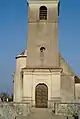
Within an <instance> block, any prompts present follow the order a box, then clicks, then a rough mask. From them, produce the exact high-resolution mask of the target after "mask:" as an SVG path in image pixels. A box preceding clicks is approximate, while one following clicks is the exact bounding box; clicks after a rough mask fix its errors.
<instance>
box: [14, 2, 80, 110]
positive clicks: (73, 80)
mask: <svg viewBox="0 0 80 119" xmlns="http://www.w3.org/2000/svg"><path fill="white" fill-rule="evenodd" d="M27 5H28V32H27V48H26V49H25V50H24V51H23V52H22V53H20V55H18V56H17V57H16V71H15V76H14V102H29V103H30V104H31V106H35V107H38V108H48V107H51V106H52V104H53V103H54V102H71V101H73V100H75V99H76V98H78V97H79V85H80V79H79V77H78V76H77V75H76V74H75V73H74V72H73V71H72V69H71V67H70V66H69V64H68V63H67V62H66V61H65V60H64V58H63V57H62V56H61V53H60V52H59V49H58V47H59V46H58V45H59V44H58V21H59V8H60V2H59V1H58V0H29V1H28V2H27ZM77 90H78V91H77Z"/></svg>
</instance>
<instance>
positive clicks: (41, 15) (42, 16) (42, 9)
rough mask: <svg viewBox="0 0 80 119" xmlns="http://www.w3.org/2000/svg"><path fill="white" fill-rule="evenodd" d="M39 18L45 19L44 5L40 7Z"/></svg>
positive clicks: (45, 10)
mask: <svg viewBox="0 0 80 119" xmlns="http://www.w3.org/2000/svg"><path fill="white" fill-rule="evenodd" d="M39 17H40V20H47V8H46V7H45V6H41V7H40V16H39Z"/></svg>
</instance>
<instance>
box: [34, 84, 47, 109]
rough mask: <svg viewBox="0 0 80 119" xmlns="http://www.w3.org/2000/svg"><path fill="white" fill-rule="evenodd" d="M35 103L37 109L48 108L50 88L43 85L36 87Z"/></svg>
mask: <svg viewBox="0 0 80 119" xmlns="http://www.w3.org/2000/svg"><path fill="white" fill-rule="evenodd" d="M35 103H36V107H37V108H47V106H48V87H47V86H46V85H45V84H43V83H41V84H38V85H37V86H36V89H35Z"/></svg>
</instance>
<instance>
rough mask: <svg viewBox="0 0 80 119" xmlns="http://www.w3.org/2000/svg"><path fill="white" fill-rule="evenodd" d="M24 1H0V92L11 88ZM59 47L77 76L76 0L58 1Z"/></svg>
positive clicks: (79, 17)
mask: <svg viewBox="0 0 80 119" xmlns="http://www.w3.org/2000/svg"><path fill="white" fill-rule="evenodd" d="M26 39H27V5H26V2H25V0H0V92H2V91H5V92H11V91H12V72H13V71H14V70H15V65H16V60H15V56H17V55H18V54H19V53H20V52H22V51H23V50H24V49H25V47H26ZM59 49H60V52H61V54H62V55H63V57H64V58H65V59H66V61H67V62H68V63H69V64H70V65H71V67H72V68H73V70H74V71H75V72H76V73H77V74H78V75H80V0H61V7H60V16H59Z"/></svg>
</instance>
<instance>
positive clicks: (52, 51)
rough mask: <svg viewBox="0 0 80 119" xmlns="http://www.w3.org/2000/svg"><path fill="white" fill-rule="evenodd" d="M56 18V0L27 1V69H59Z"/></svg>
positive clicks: (57, 8)
mask: <svg viewBox="0 0 80 119" xmlns="http://www.w3.org/2000/svg"><path fill="white" fill-rule="evenodd" d="M58 16H59V1H58V0H29V1H28V39H27V66H28V67H30V68H41V67H43V68H58V67H59V51H58Z"/></svg>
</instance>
